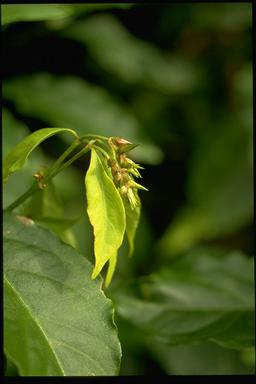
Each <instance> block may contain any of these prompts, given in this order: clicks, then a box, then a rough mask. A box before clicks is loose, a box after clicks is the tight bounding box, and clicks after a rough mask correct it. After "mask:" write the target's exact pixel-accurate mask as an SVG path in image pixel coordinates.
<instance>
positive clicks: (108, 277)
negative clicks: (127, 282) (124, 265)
mask: <svg viewBox="0 0 256 384" xmlns="http://www.w3.org/2000/svg"><path fill="white" fill-rule="evenodd" d="M116 263H117V254H115V255H114V256H112V257H111V258H110V259H109V261H108V270H107V274H106V279H105V287H108V286H109V284H110V283H111V280H112V277H113V274H114V272H115V269H116Z"/></svg>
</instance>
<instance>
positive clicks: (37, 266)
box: [3, 213, 121, 376]
mask: <svg viewBox="0 0 256 384" xmlns="http://www.w3.org/2000/svg"><path fill="white" fill-rule="evenodd" d="M3 243H4V306H5V308H4V321H5V326H4V349H5V353H6V355H7V357H8V358H9V359H10V360H11V361H12V362H14V363H15V365H16V366H17V367H18V369H19V373H20V374H21V375H22V376H101V375H103V376H108V375H112V376H113V375H117V374H118V369H119V365H120V358H121V350H120V343H119V341H118V338H117V333H116V329H115V326H114V324H113V320H112V319H113V306H112V304H111V301H110V300H109V299H107V298H106V297H105V296H104V294H103V292H102V290H101V284H102V282H101V279H100V278H98V279H96V280H95V281H92V280H91V278H90V273H91V270H92V265H91V264H90V263H89V262H88V261H87V260H86V258H85V257H82V256H81V255H80V254H79V253H77V252H76V251H75V250H74V249H73V248H71V247H69V246H67V245H64V244H63V243H62V242H60V241H59V239H58V238H57V237H56V236H54V235H53V234H51V233H50V232H48V231H46V230H44V229H41V228H38V227H37V226H36V224H33V222H32V223H31V221H28V222H26V220H25V219H22V220H21V218H20V219H18V218H17V217H16V216H15V215H14V214H13V213H5V214H4V241H3Z"/></svg>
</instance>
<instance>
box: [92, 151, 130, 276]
mask: <svg viewBox="0 0 256 384" xmlns="http://www.w3.org/2000/svg"><path fill="white" fill-rule="evenodd" d="M85 187H86V196H87V203H88V206H87V212H88V216H89V219H90V222H91V224H92V226H93V231H94V237H95V240H94V254H95V267H94V270H93V275H92V278H95V277H96V276H97V275H98V274H99V273H100V271H101V269H102V268H103V266H104V265H105V264H106V262H107V261H108V260H110V259H111V257H113V256H114V255H116V253H117V251H118V249H119V248H120V246H121V244H122V242H123V237H124V233H125V211H124V205H123V202H122V199H121V197H120V194H119V192H118V191H117V188H116V187H115V185H114V182H113V181H112V179H111V178H110V177H109V176H108V175H107V173H106V171H105V169H104V166H103V165H102V162H101V159H100V157H99V156H98V154H97V152H96V151H95V150H94V149H92V151H91V162H90V166H89V169H88V171H87V173H86V176H85Z"/></svg>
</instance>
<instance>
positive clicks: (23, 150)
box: [3, 128, 77, 182]
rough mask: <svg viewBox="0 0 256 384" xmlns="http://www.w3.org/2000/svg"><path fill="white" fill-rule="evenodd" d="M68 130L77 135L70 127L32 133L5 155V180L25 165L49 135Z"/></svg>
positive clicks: (46, 129) (44, 129)
mask: <svg viewBox="0 0 256 384" xmlns="http://www.w3.org/2000/svg"><path fill="white" fill-rule="evenodd" d="M62 132H68V133H72V135H74V136H75V137H77V134H76V132H75V131H73V130H72V129H68V128H43V129H39V130H38V131H35V132H33V133H31V134H30V135H29V136H27V137H25V138H24V139H23V140H22V141H21V142H19V143H18V144H17V145H16V146H15V147H14V148H13V149H12V150H11V151H10V152H9V153H8V154H7V156H6V157H5V159H4V161H3V180H4V182H6V181H7V179H8V176H9V175H10V174H11V173H13V172H15V171H18V170H19V169H20V168H22V167H23V165H24V163H25V161H26V160H27V158H28V156H29V155H30V154H31V152H32V151H33V150H34V149H35V148H36V147H37V146H38V145H39V144H40V143H41V142H42V141H44V140H46V139H48V138H49V137H51V136H53V135H56V134H59V133H62Z"/></svg>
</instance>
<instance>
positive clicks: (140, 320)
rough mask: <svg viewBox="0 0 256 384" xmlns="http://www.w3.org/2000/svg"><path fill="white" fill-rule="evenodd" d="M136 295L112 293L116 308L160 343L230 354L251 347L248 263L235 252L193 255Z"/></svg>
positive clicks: (147, 282)
mask: <svg viewBox="0 0 256 384" xmlns="http://www.w3.org/2000/svg"><path fill="white" fill-rule="evenodd" d="M136 292H137V294H135V293H132V292H131V291H130V292H129V291H124V292H123V293H121V289H119V290H117V291H116V292H113V296H114V295H115V296H114V297H116V309H117V311H118V313H119V314H120V315H121V316H123V317H124V318H126V319H128V320H129V321H131V322H132V323H133V324H135V325H136V326H138V327H139V329H141V331H143V332H145V334H146V335H148V336H151V337H156V338H157V339H158V340H159V341H162V342H164V343H168V344H170V345H178V344H190V343H194V342H202V341H206V340H208V341H213V342H216V343H218V344H220V345H222V346H224V347H228V348H234V349H243V348H248V347H250V346H252V345H253V344H254V321H255V320H254V292H253V263H252V260H249V259H248V258H247V257H245V256H244V255H243V254H240V253H239V252H233V253H231V254H228V255H223V254H221V255H218V256H217V255H214V254H210V253H209V251H207V250H205V251H201V252H199V251H195V252H194V253H191V254H188V255H187V256H184V257H180V258H179V259H178V260H176V261H173V262H172V263H170V265H169V267H167V266H166V267H165V268H164V269H162V271H160V273H158V274H155V275H152V276H151V277H149V278H148V279H146V278H145V280H144V281H142V282H141V283H138V286H137V288H136ZM138 292H140V293H139V296H138Z"/></svg>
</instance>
